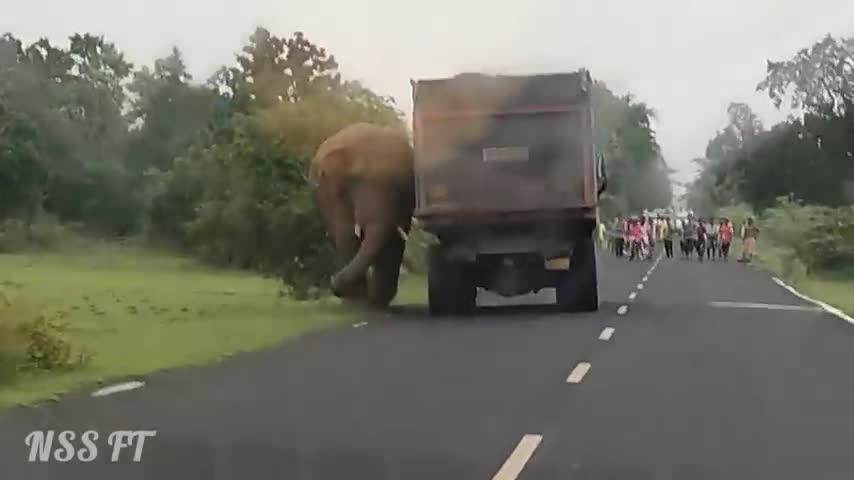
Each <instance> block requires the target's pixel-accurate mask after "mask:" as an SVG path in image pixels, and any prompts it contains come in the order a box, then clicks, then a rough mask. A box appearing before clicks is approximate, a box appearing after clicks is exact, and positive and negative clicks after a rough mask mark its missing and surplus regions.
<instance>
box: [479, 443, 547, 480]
mask: <svg viewBox="0 0 854 480" xmlns="http://www.w3.org/2000/svg"><path fill="white" fill-rule="evenodd" d="M542 441H543V436H542V435H536V434H532V433H527V434H525V435H524V436H523V437H522V440H519V444H518V445H516V448H515V449H514V450H513V452H512V453H511V454H510V456H509V457H507V460H505V461H504V465H502V466H501V468H500V469H499V470H498V472H497V473H496V474H495V475H494V476H493V477H492V480H516V478H518V477H519V474H520V473H522V469H523V468H525V464H527V463H528V460H530V459H531V456H533V455H534V451H535V450H536V449H537V447H538V446H540V442H542Z"/></svg>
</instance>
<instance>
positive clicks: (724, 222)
mask: <svg viewBox="0 0 854 480" xmlns="http://www.w3.org/2000/svg"><path fill="white" fill-rule="evenodd" d="M718 236H719V237H720V242H721V252H720V257H721V258H722V259H723V261H725V262H726V261H728V260H729V246H730V244H731V243H732V224H730V223H729V219H728V218H722V219H721V225H720V227H719V228H718Z"/></svg>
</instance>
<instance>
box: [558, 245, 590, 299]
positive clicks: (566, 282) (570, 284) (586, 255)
mask: <svg viewBox="0 0 854 480" xmlns="http://www.w3.org/2000/svg"><path fill="white" fill-rule="evenodd" d="M569 265H570V266H569V270H567V271H566V272H563V273H561V275H560V276H559V278H558V284H557V288H555V294H556V297H557V304H558V307H559V308H560V309H561V310H562V311H564V312H595V311H597V310H599V284H598V281H597V277H596V275H597V274H596V247H595V246H594V244H593V238H592V237H587V236H585V237H583V238H581V239H579V240H578V242H577V243H576V245H575V248H573V250H572V256H571V259H570V264H569Z"/></svg>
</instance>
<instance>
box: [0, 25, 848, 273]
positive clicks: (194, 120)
mask: <svg viewBox="0 0 854 480" xmlns="http://www.w3.org/2000/svg"><path fill="white" fill-rule="evenodd" d="M186 61H187V60H186V59H185V58H184V57H183V55H182V53H181V51H180V50H179V49H178V48H174V49H173V50H172V52H171V54H169V55H168V56H166V57H165V58H160V59H157V60H155V61H154V63H153V65H144V66H135V65H133V64H132V63H131V62H130V61H128V59H127V58H126V57H125V55H124V54H123V53H122V51H121V49H120V47H119V46H118V45H115V44H113V43H111V42H110V41H108V39H105V38H103V37H100V36H97V35H92V34H77V35H74V36H72V37H71V38H70V39H68V43H67V44H65V45H57V44H54V43H51V42H50V41H49V40H47V39H39V40H37V41H35V42H34V43H32V44H25V43H24V42H22V41H21V40H19V39H17V38H16V37H14V36H13V35H12V34H5V35H4V36H2V37H0V250H2V251H15V250H17V249H23V248H34V247H46V246H49V245H48V244H50V243H51V242H52V241H57V240H56V239H57V238H58V237H61V232H63V231H66V230H74V231H75V232H83V233H85V234H87V235H98V236H100V237H108V238H112V237H117V238H128V237H133V238H144V239H145V241H147V242H152V243H156V244H158V245H162V246H168V247H169V248H173V249H177V250H180V251H184V252H188V253H191V254H193V255H196V256H198V257H200V258H202V259H204V260H206V261H208V262H211V263H214V264H219V265H227V266H233V267H237V268H243V269H253V270H258V271H261V272H264V273H267V274H271V275H276V276H278V277H280V278H282V279H283V280H284V281H285V282H286V283H287V284H289V285H292V286H296V287H298V289H299V290H304V289H305V287H307V286H311V285H323V284H324V283H325V280H326V279H327V278H328V275H329V273H330V271H331V267H332V265H331V264H330V261H331V258H332V255H329V254H328V253H329V249H330V248H331V246H330V245H329V243H328V242H327V241H326V240H325V239H324V233H323V230H322V227H321V225H320V222H319V220H318V218H317V215H316V213H315V211H314V206H313V203H312V201H311V196H310V192H309V191H308V188H307V184H306V180H305V173H306V166H307V161H308V160H309V159H310V157H311V155H312V154H313V152H314V150H315V149H316V147H317V146H318V145H319V144H320V142H321V141H322V140H323V139H324V138H325V137H327V136H328V135H330V134H331V133H333V132H334V131H336V130H337V129H339V128H341V127H343V126H344V125H346V124H349V123H352V122H356V121H368V122H373V123H378V124H386V125H398V126H400V127H402V128H407V127H408V126H407V125H406V124H405V123H406V121H405V116H404V115H403V112H401V111H400V110H399V108H398V107H397V106H396V105H395V103H394V101H393V100H392V99H391V98H388V97H385V96H382V95H380V94H378V93H375V92H373V91H371V90H370V89H368V88H366V87H365V86H363V85H362V84H360V83H359V82H356V81H352V80H347V79H346V78H345V77H344V76H342V73H341V72H340V71H339V69H338V64H337V62H336V59H335V57H334V55H332V54H330V53H328V52H327V51H326V50H325V49H324V48H322V47H320V46H318V45H316V44H314V43H313V42H311V41H310V40H309V39H308V38H306V37H305V36H304V35H303V34H302V33H299V32H297V33H295V34H293V35H292V36H290V37H287V38H285V37H277V36H275V35H273V34H271V33H270V32H269V31H267V30H265V29H264V28H258V29H257V30H256V31H255V32H254V34H253V35H251V37H250V38H249V39H248V42H247V43H246V45H244V46H243V47H242V49H241V51H240V53H239V54H238V55H236V58H235V59H234V63H233V64H232V65H228V66H223V67H222V68H221V69H219V70H218V71H217V72H215V73H214V74H213V75H212V76H211V77H210V78H208V79H206V80H205V81H204V82H199V81H196V79H194V78H192V76H191V75H190V74H189V73H188V68H187V63H186ZM594 73H595V72H594ZM594 109H595V112H594V114H595V117H596V144H597V147H598V148H599V149H601V150H602V151H603V152H605V154H606V159H607V163H608V170H609V185H610V188H609V191H608V194H607V197H606V204H605V209H606V213H607V212H611V213H613V212H617V211H620V212H628V211H638V210H641V209H643V208H657V207H664V206H669V205H670V200H671V190H670V181H669V174H670V171H669V169H668V168H667V166H666V164H665V162H664V160H663V158H662V157H661V154H660V149H659V147H658V144H657V141H656V137H655V132H654V131H653V128H652V126H651V122H652V121H653V118H654V112H653V110H652V109H651V108H650V107H648V106H647V105H646V104H644V103H643V102H639V101H637V100H635V99H634V98H633V97H632V96H631V95H617V94H615V93H613V92H611V91H610V90H609V89H608V88H607V86H606V85H605V84H604V83H602V82H597V83H596V88H595V91H594ZM849 163H850V162H849ZM629 179H632V181H631V182H629V181H628V180H629ZM757 195H758V194H757ZM828 195H829V193H828ZM416 237H417V236H416Z"/></svg>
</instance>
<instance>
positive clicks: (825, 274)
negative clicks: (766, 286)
mask: <svg viewBox="0 0 854 480" xmlns="http://www.w3.org/2000/svg"><path fill="white" fill-rule="evenodd" d="M760 242H761V240H760ZM733 247H734V249H733V252H736V256H738V255H740V253H741V245H740V244H738V245H736V244H735V243H734V244H733ZM756 251H757V263H758V264H759V265H760V266H761V267H763V268H765V269H766V270H768V271H771V272H773V273H774V274H775V275H777V276H779V277H780V278H782V279H784V280H785V281H786V282H787V283H789V284H790V285H792V286H793V287H795V288H796V289H798V291H800V292H802V293H803V294H805V295H807V296H809V297H812V298H814V299H816V300H821V301H822V302H825V303H827V304H830V305H833V306H834V307H836V308H839V309H841V310H843V311H844V312H846V313H847V314H849V315H854V295H852V292H854V266H848V267H843V268H839V269H836V270H832V271H820V272H814V273H811V274H809V275H807V274H806V273H804V272H797V271H796V272H794V273H791V272H787V271H786V269H785V268H784V261H783V258H784V256H785V250H784V249H782V248H779V247H776V246H774V245H771V244H768V243H767V242H764V243H757V248H756Z"/></svg>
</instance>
